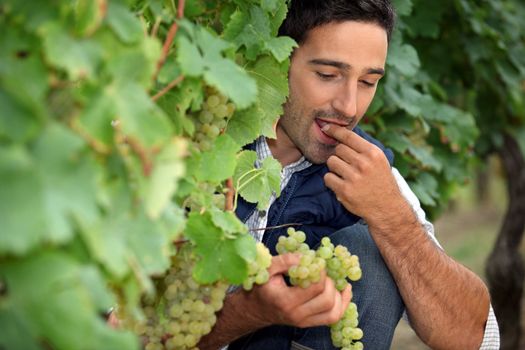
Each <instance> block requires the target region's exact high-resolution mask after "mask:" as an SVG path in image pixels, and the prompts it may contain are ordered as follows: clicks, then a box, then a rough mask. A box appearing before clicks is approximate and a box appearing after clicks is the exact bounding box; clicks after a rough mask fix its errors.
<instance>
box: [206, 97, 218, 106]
mask: <svg viewBox="0 0 525 350" xmlns="http://www.w3.org/2000/svg"><path fill="white" fill-rule="evenodd" d="M220 103H221V99H220V97H219V96H218V95H210V96H208V98H207V99H206V106H207V107H208V108H209V109H213V108H215V107H217V106H218V105H219V104H220Z"/></svg>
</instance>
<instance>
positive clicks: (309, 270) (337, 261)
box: [275, 228, 363, 350]
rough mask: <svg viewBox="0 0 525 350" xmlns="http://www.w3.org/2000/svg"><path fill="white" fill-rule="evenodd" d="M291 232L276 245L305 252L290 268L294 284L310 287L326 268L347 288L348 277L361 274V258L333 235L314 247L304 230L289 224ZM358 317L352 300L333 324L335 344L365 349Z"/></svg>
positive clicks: (348, 349)
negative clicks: (307, 242) (336, 241)
mask: <svg viewBox="0 0 525 350" xmlns="http://www.w3.org/2000/svg"><path fill="white" fill-rule="evenodd" d="M287 234H288V236H287V237H286V236H281V237H279V240H278V242H277V245H276V247H275V248H276V250H277V252H278V253H279V254H285V253H300V254H301V257H300V261H299V265H294V266H292V267H290V268H289V269H288V275H289V276H290V283H291V284H292V285H294V286H300V287H302V288H307V287H308V286H310V284H311V283H316V282H318V281H319V280H320V279H321V272H322V270H323V269H325V270H326V274H327V275H328V277H329V278H331V279H332V280H333V281H334V284H335V287H336V289H337V290H339V291H343V290H344V289H345V288H346V286H347V284H348V280H351V281H357V280H359V279H360V278H361V275H362V271H361V267H360V265H359V258H358V257H357V256H356V255H352V254H350V252H349V251H348V249H347V248H346V247H344V246H342V245H338V246H334V245H333V243H332V242H331V241H330V238H328V237H324V238H323V239H322V240H321V244H320V246H319V247H318V248H317V250H315V251H314V250H312V249H310V247H309V246H308V245H307V244H306V243H305V240H306V235H305V233H304V232H302V231H296V230H295V229H293V228H289V229H288V230H287ZM357 317H358V313H357V306H356V305H355V304H354V303H350V304H349V305H348V307H347V309H346V310H345V313H344V315H343V318H341V320H339V321H338V322H337V323H335V324H333V325H331V326H330V328H331V337H332V343H333V344H334V346H336V347H341V348H342V349H343V350H360V349H363V343H361V342H359V341H358V340H359V339H361V338H362V337H363V331H362V330H361V329H360V328H358V327H357V326H358V320H357Z"/></svg>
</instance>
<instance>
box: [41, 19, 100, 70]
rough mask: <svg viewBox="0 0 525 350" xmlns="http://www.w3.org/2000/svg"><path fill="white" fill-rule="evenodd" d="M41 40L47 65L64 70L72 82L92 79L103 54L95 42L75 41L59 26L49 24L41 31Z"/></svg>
mask: <svg viewBox="0 0 525 350" xmlns="http://www.w3.org/2000/svg"><path fill="white" fill-rule="evenodd" d="M42 39H43V43H44V50H45V51H44V52H45V55H46V58H47V60H48V62H49V63H51V64H53V65H54V66H56V67H58V68H62V69H64V70H65V71H66V72H67V73H68V75H69V77H70V78H71V79H72V80H76V79H81V78H86V77H87V78H91V79H92V78H94V76H95V72H96V70H97V68H98V66H99V65H100V63H101V61H102V54H103V51H102V48H101V46H100V45H99V44H98V43H97V42H96V41H94V40H91V39H82V40H76V39H75V38H73V37H72V36H70V35H68V34H67V32H66V31H65V30H64V29H63V28H61V27H60V26H58V25H51V24H50V25H48V26H46V28H45V29H44V30H42ZM66 47H67V50H64V48H66Z"/></svg>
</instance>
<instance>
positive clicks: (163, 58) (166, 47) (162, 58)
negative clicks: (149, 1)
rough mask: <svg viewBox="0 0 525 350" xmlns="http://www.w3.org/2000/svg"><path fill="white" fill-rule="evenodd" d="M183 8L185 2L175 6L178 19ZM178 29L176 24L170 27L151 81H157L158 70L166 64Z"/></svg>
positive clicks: (181, 14) (182, 14)
mask: <svg viewBox="0 0 525 350" xmlns="http://www.w3.org/2000/svg"><path fill="white" fill-rule="evenodd" d="M184 6H185V1H184V0H180V1H179V4H178V6H177V18H178V19H181V18H182V17H183V16H184ZM178 29H179V25H178V24H177V22H173V23H172V25H171V26H170V29H169V30H168V35H166V40H164V44H163V45H162V54H161V56H160V59H159V61H158V62H157V69H156V70H155V74H153V81H156V80H157V76H158V75H159V72H160V69H161V68H162V66H163V65H164V62H166V58H167V57H168V54H169V52H170V47H171V44H173V40H174V39H175V35H176V34H177V30H178Z"/></svg>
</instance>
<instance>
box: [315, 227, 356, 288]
mask: <svg viewBox="0 0 525 350" xmlns="http://www.w3.org/2000/svg"><path fill="white" fill-rule="evenodd" d="M317 254H318V255H319V256H322V257H323V259H325V261H326V273H327V274H328V276H329V277H330V278H331V279H332V280H333V281H334V283H335V287H336V288H337V290H339V291H342V290H343V289H345V288H346V285H347V284H348V282H347V278H348V279H349V280H351V281H357V280H359V279H360V278H361V275H362V271H361V267H360V266H359V258H358V257H357V255H352V254H350V252H349V251H348V248H346V247H345V246H342V245H338V246H337V247H335V248H334V245H333V244H332V242H331V241H330V238H328V237H323V239H322V240H321V246H320V247H319V248H318V249H317Z"/></svg>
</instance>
